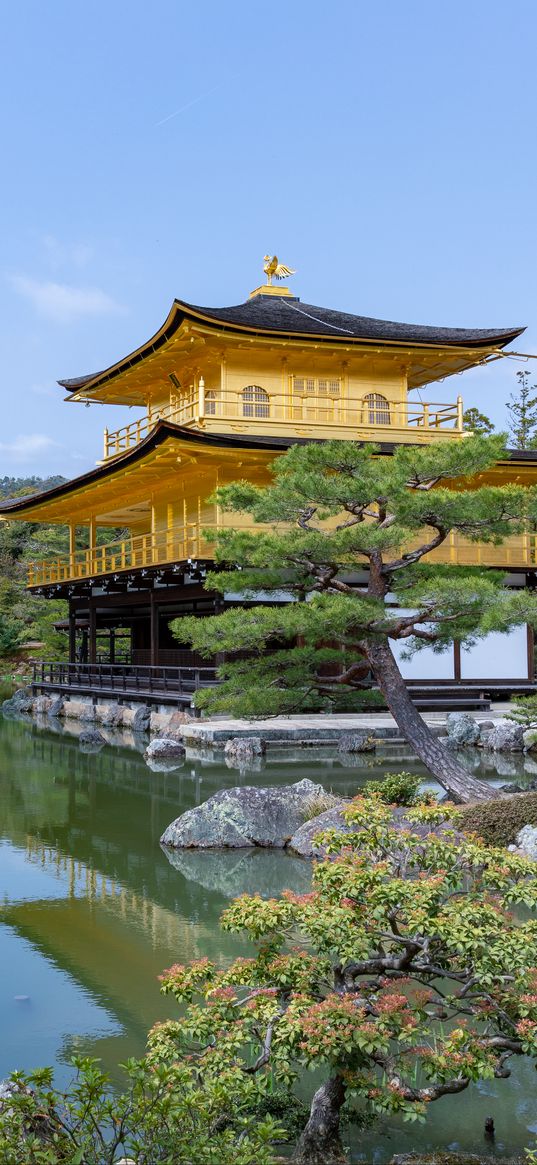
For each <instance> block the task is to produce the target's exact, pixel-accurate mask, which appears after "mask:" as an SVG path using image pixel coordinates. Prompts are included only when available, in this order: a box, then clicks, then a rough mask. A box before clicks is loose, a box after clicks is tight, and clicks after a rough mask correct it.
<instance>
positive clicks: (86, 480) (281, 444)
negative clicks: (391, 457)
mask: <svg viewBox="0 0 537 1165" xmlns="http://www.w3.org/2000/svg"><path fill="white" fill-rule="evenodd" d="M170 437H176V438H177V437H178V438H180V439H181V440H183V441H187V442H188V443H190V444H196V443H197V444H199V445H201V446H203V447H205V448H206V447H207V446H209V447H213V448H214V447H216V448H220V449H249V450H252V451H255V450H257V449H260V450H262V449H267V450H269V451H270V452H274V453H279V452H282V450H285V449H287V448H288V447H289V446H290V445H297V444H306V443H307V441H308V438H300V437H293V438H291V437H289V438H285V437H248V438H246V437H239V436H235V434H232V433H204V432H201V431H200V430H199V429H184V428H182V426H181V425H174V424H172V423H171V422H170V421H158V423H157V424H156V425H155V428H154V429H152V430H151V432H150V433H148V435H147V437H144V440H143V441H140V444H139V445H136V446H135V447H134V448H133V449H129V450H128V451H127V452H126V453H122V454H121V455H120V456H118V457H114V458H113V459H111V460H110V461H106V462H104V464H102V465H96V466H95V468H94V469H89V470H87V472H86V473H82V474H81V475H80V477H73V478H71V480H70V481H65V482H62V484H61V485H55V486H53V487H52V489H48V490H45V491H44V492H43V493H35V494H27V495H26V496H25V497H22V498H13V499H7V500H6V501H3V502H0V515H3V514H11V513H13V514H15V513H24V512H25V510H29V509H33V508H34V507H35V506H36V505H42V504H45V503H46V502H49V501H50V500H51V499H53V498H59V497H63V496H65V495H66V494H69V493H74V492H75V491H76V490H78V489H84V488H85V487H86V486H88V485H92V484H93V483H94V482H96V481H103V480H106V479H107V478H110V477H113V476H114V474H115V473H116V472H117V470H118V469H124V468H125V466H130V465H134V464H136V462H137V461H143V459H144V457H145V456H146V455H147V454H148V453H150V452H152V450H153V449H155V448H156V447H157V446H158V445H161V444H163V442H164V441H166V440H167V439H168V438H170Z"/></svg>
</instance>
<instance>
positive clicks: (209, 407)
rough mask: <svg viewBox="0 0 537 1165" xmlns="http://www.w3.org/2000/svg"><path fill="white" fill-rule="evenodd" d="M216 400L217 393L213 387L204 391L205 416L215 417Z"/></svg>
mask: <svg viewBox="0 0 537 1165" xmlns="http://www.w3.org/2000/svg"><path fill="white" fill-rule="evenodd" d="M217 401H218V393H217V392H215V390H214V389H213V388H210V389H209V391H208V392H206V393H205V416H206V417H215V416H216V406H217Z"/></svg>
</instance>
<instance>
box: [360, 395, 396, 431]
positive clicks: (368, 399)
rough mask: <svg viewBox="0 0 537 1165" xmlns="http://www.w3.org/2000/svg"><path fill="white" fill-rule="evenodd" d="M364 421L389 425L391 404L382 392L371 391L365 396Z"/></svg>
mask: <svg viewBox="0 0 537 1165" xmlns="http://www.w3.org/2000/svg"><path fill="white" fill-rule="evenodd" d="M364 414H365V415H364V421H365V422H366V423H369V424H370V425H389V424H391V421H390V405H389V401H387V400H386V397H385V396H381V394H380V392H369V393H368V394H367V396H364Z"/></svg>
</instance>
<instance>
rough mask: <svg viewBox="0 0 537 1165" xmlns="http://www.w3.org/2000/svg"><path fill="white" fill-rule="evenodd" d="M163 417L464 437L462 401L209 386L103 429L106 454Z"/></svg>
mask: <svg viewBox="0 0 537 1165" xmlns="http://www.w3.org/2000/svg"><path fill="white" fill-rule="evenodd" d="M160 420H168V421H171V422H172V424H174V425H181V426H183V427H186V428H198V429H204V430H206V431H210V430H214V431H215V432H224V431H226V430H230V431H232V432H250V433H252V434H255V433H258V434H259V433H264V434H265V435H266V436H268V435H273V436H285V435H293V434H296V435H297V436H300V435H307V434H310V433H311V435H315V436H318V437H326V438H329V437H337V438H341V439H346V440H351V439H353V438H360V439H361V440H364V441H401V442H402V441H405V440H406V441H409V440H411V441H416V440H421V441H430V440H432V439H438V438H448V439H449V438H453V437H460V436H461V435H462V433H463V431H464V430H463V403H462V398H461V397H458V398H457V401H456V402H455V403H454V404H437V403H430V404H423V403H421V402H414V401H405V402H404V403H399V402H396V403H394V402H386V406H378V405H376V406H372V405H370V404H368V403H367V402H365V401H363V402H356V401H348V400H346V399H344V397H339V396H337V397H333V398H330V397H325V398H323V397H319V396H315V397H313V396H312V397H308V396H307V395H293V394H289V393H287V394H284V393H281V394H278V393H270V395H268V394H267V395H266V400H265V399H263V398H261V399H252V400H244V399H243V394H242V393H240V392H239V393H237V392H220V391H217V390H216V389H214V390H211V389H206V388H205V385H204V384H203V382H200V386H199V388H198V389H197V390H196V391H191V392H190V393H188V394H185V395H184V396H183V397H181V398H180V399H179V400H178V401H177V402H176V403H175V404H174V405H165V406H163V407H162V408H159V409H155V410H153V411H152V412H151V413H148V414H147V415H146V416H144V417H141V418H140V419H139V420H137V421H133V422H132V423H131V424H130V425H124V426H123V428H121V429H117V430H116V431H115V432H112V433H110V432H109V431H108V429H105V431H104V452H103V460H105V461H107V460H109V458H111V457H118V456H119V455H120V454H122V453H127V452H128V451H129V449H134V448H135V447H136V445H139V443H140V441H143V440H144V438H145V437H147V435H148V434H149V433H150V432H151V430H152V429H154V427H155V425H157V424H158V422H159V421H160Z"/></svg>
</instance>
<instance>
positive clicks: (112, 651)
mask: <svg viewBox="0 0 537 1165" xmlns="http://www.w3.org/2000/svg"><path fill="white" fill-rule="evenodd" d="M108 655H109V657H110V663H115V662H116V629H115V627H111V628H110V643H109V645H108Z"/></svg>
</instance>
